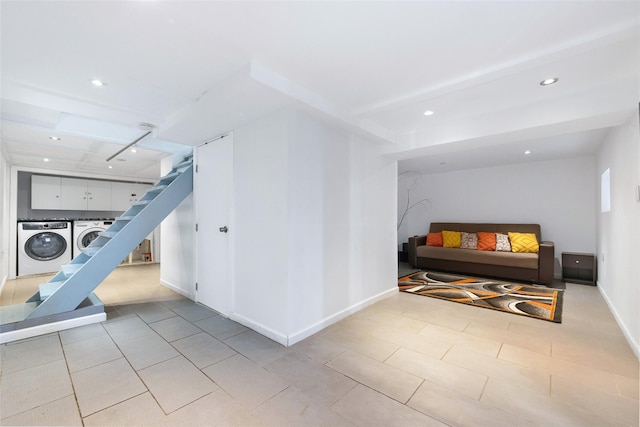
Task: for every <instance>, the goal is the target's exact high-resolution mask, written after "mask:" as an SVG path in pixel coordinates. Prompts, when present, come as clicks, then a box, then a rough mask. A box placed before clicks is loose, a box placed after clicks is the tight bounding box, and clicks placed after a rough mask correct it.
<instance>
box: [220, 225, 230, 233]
mask: <svg viewBox="0 0 640 427" xmlns="http://www.w3.org/2000/svg"><path fill="white" fill-rule="evenodd" d="M219 230H220V232H221V233H226V232H227V231H229V229H228V228H227V226H226V225H225V226H224V227H220V228H219Z"/></svg>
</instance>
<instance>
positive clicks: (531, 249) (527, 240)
mask: <svg viewBox="0 0 640 427" xmlns="http://www.w3.org/2000/svg"><path fill="white" fill-rule="evenodd" d="M509 240H510V241H511V251H513V252H527V253H533V254H537V253H538V251H539V250H540V246H539V245H538V239H537V238H536V235H535V234H534V233H512V232H509Z"/></svg>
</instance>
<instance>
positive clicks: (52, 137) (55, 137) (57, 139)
mask: <svg viewBox="0 0 640 427" xmlns="http://www.w3.org/2000/svg"><path fill="white" fill-rule="evenodd" d="M49 139H53V140H54V141H60V137H59V136H50V137H49Z"/></svg>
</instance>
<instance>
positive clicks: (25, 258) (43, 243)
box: [18, 221, 72, 276]
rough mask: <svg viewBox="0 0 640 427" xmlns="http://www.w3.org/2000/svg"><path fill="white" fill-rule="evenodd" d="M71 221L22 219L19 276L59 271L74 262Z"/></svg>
mask: <svg viewBox="0 0 640 427" xmlns="http://www.w3.org/2000/svg"><path fill="white" fill-rule="evenodd" d="M71 246H72V244H71V222H69V221H28V222H18V276H27V275H31V274H44V273H55V272H57V271H59V270H60V267H61V266H63V265H65V264H68V263H69V262H70V261H71V254H72V249H71Z"/></svg>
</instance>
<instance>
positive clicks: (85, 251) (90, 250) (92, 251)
mask: <svg viewBox="0 0 640 427" xmlns="http://www.w3.org/2000/svg"><path fill="white" fill-rule="evenodd" d="M100 249H102V247H101V246H87V247H86V248H84V249H83V250H82V253H83V254H85V255H88V256H94V255H95V254H96V253H97V252H98V251H99V250H100Z"/></svg>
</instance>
